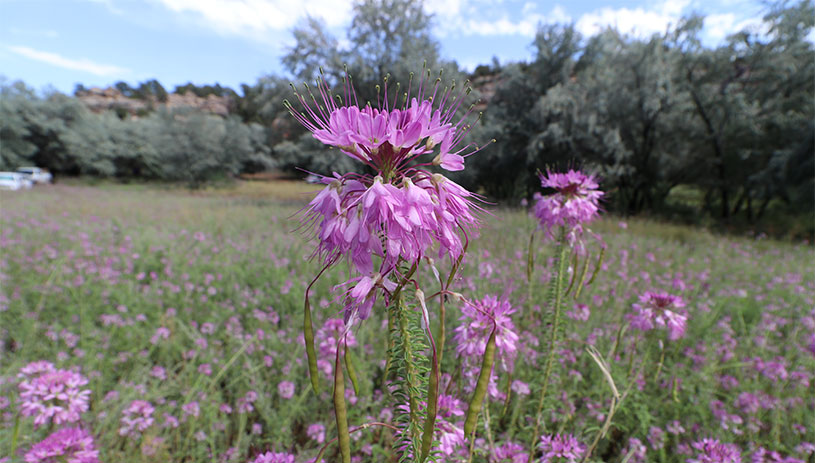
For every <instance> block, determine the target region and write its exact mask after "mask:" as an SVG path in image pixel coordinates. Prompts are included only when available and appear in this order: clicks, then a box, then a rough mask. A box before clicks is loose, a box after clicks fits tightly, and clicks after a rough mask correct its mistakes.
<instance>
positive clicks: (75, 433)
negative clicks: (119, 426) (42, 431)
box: [23, 428, 99, 463]
mask: <svg viewBox="0 0 815 463" xmlns="http://www.w3.org/2000/svg"><path fill="white" fill-rule="evenodd" d="M23 460H24V461H25V462H26V463H54V462H58V461H59V462H62V461H64V462H67V463H98V462H99V451H98V450H96V447H95V445H94V442H93V437H92V436H91V435H90V434H88V432H87V431H85V430H84V429H82V428H63V429H60V430H58V431H56V432H54V433H53V434H51V435H50V436H48V437H46V438H45V439H44V440H43V441H42V442H39V443H37V444H34V445H33V446H32V447H31V450H29V451H28V452H26V454H25V456H24V457H23Z"/></svg>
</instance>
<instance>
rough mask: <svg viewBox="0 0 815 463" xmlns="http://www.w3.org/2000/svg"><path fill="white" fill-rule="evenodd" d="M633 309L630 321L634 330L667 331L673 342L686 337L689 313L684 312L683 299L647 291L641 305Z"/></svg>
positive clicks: (629, 317)
mask: <svg viewBox="0 0 815 463" xmlns="http://www.w3.org/2000/svg"><path fill="white" fill-rule="evenodd" d="M632 307H633V308H634V313H633V314H631V315H629V316H628V319H629V321H630V322H631V326H632V327H633V328H636V329H638V330H640V331H650V330H652V329H655V328H657V327H659V328H664V329H667V330H668V339H670V340H671V341H675V340H677V339H679V338H681V337H683V336H684V335H685V328H686V327H687V320H688V317H687V312H686V311H684V310H682V308H683V307H685V302H684V301H683V300H682V298H681V297H679V296H674V295H672V294H668V293H665V292H651V291H646V292H645V294H643V295H642V296H640V300H639V303H638V304H633V306H632ZM671 309H673V310H671ZM680 310H681V313H680V312H679V311H680Z"/></svg>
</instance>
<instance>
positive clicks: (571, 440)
mask: <svg viewBox="0 0 815 463" xmlns="http://www.w3.org/2000/svg"><path fill="white" fill-rule="evenodd" d="M538 448H539V449H540V450H541V451H542V452H543V455H542V456H541V463H577V462H578V461H580V459H581V458H583V454H584V453H585V452H586V446H585V445H583V444H581V443H580V441H578V440H577V439H576V438H575V437H574V436H573V435H571V434H555V435H551V436H549V435H544V436H541V442H540V444H539V445H538Z"/></svg>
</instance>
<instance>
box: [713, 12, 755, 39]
mask: <svg viewBox="0 0 815 463" xmlns="http://www.w3.org/2000/svg"><path fill="white" fill-rule="evenodd" d="M765 26H766V25H765V24H764V23H763V22H762V20H761V18H750V19H743V20H741V21H739V20H738V18H737V17H736V15H735V14H733V13H721V14H711V15H708V16H706V17H705V28H704V30H703V34H704V35H705V36H706V37H707V38H708V39H710V41H711V42H713V43H719V42H721V41H723V40H724V39H725V38H726V37H727V36H728V35H731V34H735V33H736V32H739V31H742V30H744V29H753V30H756V31H758V32H759V33H767V31H766V30H764V29H766V27H765Z"/></svg>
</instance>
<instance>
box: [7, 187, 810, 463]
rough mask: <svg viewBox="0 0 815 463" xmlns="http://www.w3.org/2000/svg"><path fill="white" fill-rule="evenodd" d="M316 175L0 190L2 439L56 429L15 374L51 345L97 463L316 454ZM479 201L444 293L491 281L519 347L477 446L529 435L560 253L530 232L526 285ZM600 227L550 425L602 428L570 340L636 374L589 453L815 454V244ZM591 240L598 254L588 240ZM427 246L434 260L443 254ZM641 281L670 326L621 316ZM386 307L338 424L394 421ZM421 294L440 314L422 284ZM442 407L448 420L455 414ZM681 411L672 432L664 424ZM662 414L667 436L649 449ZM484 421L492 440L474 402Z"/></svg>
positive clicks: (364, 330) (356, 440)
mask: <svg viewBox="0 0 815 463" xmlns="http://www.w3.org/2000/svg"><path fill="white" fill-rule="evenodd" d="M314 190H315V187H314V185H307V184H304V183H298V182H285V181H279V182H238V183H235V184H232V185H229V186H226V187H221V188H217V189H204V190H197V191H192V192H190V191H187V190H184V189H179V188H166V187H157V186H149V185H148V186H144V185H111V184H100V185H96V186H92V187H91V186H86V185H81V184H60V185H53V186H48V187H42V188H36V189H34V190H32V191H27V192H22V193H5V192H3V193H0V210H2V214H0V251H2V255H0V275H1V278H2V279H1V280H0V284H2V298H0V319H1V320H2V321H1V322H0V341H2V342H1V343H0V345H2V351H0V353H1V354H2V356H0V413H2V416H0V421H2V426H0V455H11V458H12V460H11V461H15V462H16V461H22V453H25V452H26V451H28V449H30V447H31V446H32V445H33V444H34V443H36V442H38V441H40V440H42V439H43V438H44V437H45V436H46V435H48V433H49V431H51V430H53V429H55V427H54V426H53V425H51V426H48V427H44V428H39V429H36V428H35V427H34V426H33V424H32V418H31V417H27V416H23V415H21V414H20V404H21V400H20V398H19V392H20V390H19V388H18V384H19V382H20V379H19V378H18V377H17V374H18V372H19V370H20V368H22V367H23V366H24V365H26V364H28V363H30V362H33V361H36V360H47V361H50V362H53V363H54V364H55V365H56V366H57V367H58V368H72V369H76V370H77V371H79V372H80V373H81V374H83V375H84V376H86V377H87V378H88V379H89V384H88V385H87V388H88V389H89V390H90V391H91V398H90V408H89V410H88V411H87V412H85V413H83V414H82V419H81V423H82V425H83V426H84V427H85V428H87V429H88V430H89V431H90V432H91V434H92V435H93V436H94V439H95V442H96V445H97V447H98V448H99V449H100V461H129V462H166V461H196V462H197V461H215V462H220V461H239V462H244V461H250V460H251V459H252V458H254V457H255V456H256V455H258V454H259V453H261V452H263V451H267V450H274V451H281V452H282V451H286V452H291V453H294V454H296V455H297V461H298V462H305V461H309V460H308V459H309V458H313V457H314V456H315V455H316V454H317V451H318V450H319V448H320V447H321V446H322V444H321V443H320V439H318V438H316V437H317V434H316V433H314V432H309V427H311V426H314V425H322V426H323V427H324V431H325V439H331V438H332V437H333V436H334V435H335V434H336V431H335V426H334V421H333V411H332V407H331V399H330V394H331V391H330V390H329V388H328V386H327V385H328V383H329V378H330V376H328V375H327V373H328V372H329V371H330V370H331V368H332V367H333V359H328V357H327V356H326V355H325V352H327V351H330V350H331V346H332V345H333V344H332V343H333V335H332V334H331V333H332V332H331V331H330V330H329V329H328V328H326V325H325V323H326V321H327V320H329V319H332V318H333V319H336V318H337V317H339V314H340V308H341V305H340V304H339V303H337V302H336V295H335V294H332V293H331V288H332V287H333V286H334V285H336V284H338V283H339V282H341V281H344V280H345V279H347V275H348V272H349V268H348V266H346V265H340V266H338V267H337V268H335V269H334V270H333V271H331V272H330V273H329V274H327V275H326V277H325V278H323V279H321V280H320V281H319V282H318V283H317V284H316V285H315V287H314V294H313V297H312V301H313V310H314V316H315V332H316V338H317V342H318V354H320V352H321V349H322V354H320V358H321V360H322V361H321V363H320V368H321V370H322V371H323V373H322V376H323V377H322V382H323V391H322V393H321V394H320V395H315V394H314V393H313V392H311V390H310V386H309V380H308V375H307V366H306V363H305V349H304V347H303V343H302V335H301V328H302V299H303V292H304V290H305V287H306V286H307V285H308V284H309V282H310V281H311V279H312V278H313V277H314V275H315V274H316V272H317V271H318V270H319V266H318V264H317V263H316V262H311V261H309V260H308V259H307V258H306V257H307V256H308V255H309V254H310V253H311V251H312V249H313V248H312V244H310V243H309V242H307V240H306V239H304V237H302V236H301V235H300V234H298V233H296V232H292V230H293V229H295V228H296V227H297V222H296V221H295V220H291V217H292V215H293V214H295V213H296V211H297V210H298V209H299V208H300V207H302V205H303V204H304V202H305V201H307V200H308V199H309V196H308V193H309V192H312V191H314ZM483 220H484V224H483V228H482V231H481V233H480V236H479V237H478V238H476V239H474V240H473V242H472V244H471V247H470V249H469V253H468V258H467V261H466V264H465V268H464V271H463V272H462V277H461V279H460V280H459V281H457V282H456V284H455V290H456V291H459V292H461V293H462V294H464V296H465V297H467V298H470V299H480V298H482V297H483V296H484V295H487V294H494V295H496V296H498V297H501V298H505V299H507V300H509V301H510V302H511V303H512V305H513V306H514V307H515V308H516V310H517V311H516V313H515V314H514V315H513V320H514V323H515V327H516V331H517V332H518V334H519V336H520V339H521V341H520V350H521V351H520V353H519V355H518V358H517V359H516V360H515V362H514V369H512V374H511V376H510V374H509V373H508V372H506V371H505V370H502V369H496V372H497V373H496V387H495V390H494V391H493V394H488V401H489V402H488V404H485V407H488V411H489V414H490V416H491V417H492V418H491V421H490V424H489V431H490V432H489V436H490V439H486V440H483V441H479V443H478V444H477V445H476V448H475V456H474V460H473V461H487V460H488V458H490V457H489V455H491V454H494V453H495V452H496V448H497V447H501V446H507V448H509V444H510V443H516V444H519V445H526V443H528V442H529V440H530V437H532V436H531V432H532V427H533V426H532V423H530V421H529V420H528V419H527V418H526V417H528V416H530V415H531V414H533V413H534V409H535V407H536V405H537V403H536V402H537V397H536V396H535V392H536V391H535V389H534V385H535V384H536V381H537V380H538V376H539V375H540V369H541V362H542V360H541V359H543V357H544V356H545V352H543V349H544V348H543V345H544V344H545V343H544V341H543V339H544V333H545V332H546V325H545V321H546V311H547V298H546V296H545V294H546V287H547V284H548V281H549V276H550V272H551V271H552V257H553V254H554V249H553V246H550V245H547V244H546V243H544V242H543V241H541V239H540V237H538V239H537V240H536V241H535V243H536V244H535V247H534V249H535V253H536V258H535V264H536V265H535V271H534V278H533V285H532V288H531V290H530V289H528V288H527V286H526V285H527V283H526V276H525V265H526V258H527V256H526V252H527V243H528V239H529V233H530V232H531V231H532V230H533V228H534V223H533V222H532V220H531V219H530V218H529V217H527V216H526V215H525V214H524V213H522V212H520V211H513V210H496V211H492V213H491V215H487V216H485V217H484V219H483ZM593 229H594V231H595V232H597V233H599V234H600V235H601V236H602V237H603V240H604V242H605V243H606V245H607V249H608V251H607V253H606V257H605V260H604V263H603V269H602V271H601V272H600V273H599V275H598V277H597V280H596V281H595V282H594V283H593V284H592V285H591V286H590V287H587V288H586V289H585V290H584V291H583V293H582V294H581V296H580V298H579V299H577V300H570V302H569V304H568V305H567V306H566V310H567V311H569V310H571V309H572V306H573V305H574V304H585V305H586V306H587V307H588V308H589V310H590V312H591V317H590V318H589V319H588V320H587V321H578V320H572V319H565V320H564V324H565V325H566V326H565V328H564V333H563V334H564V335H563V336H562V338H561V339H562V342H561V344H559V349H558V352H557V358H556V362H555V371H554V373H553V378H554V381H553V383H552V384H553V385H552V386H550V391H551V392H550V393H549V394H548V396H549V397H550V398H549V399H548V400H547V402H546V410H547V414H546V417H547V421H546V422H545V425H546V430H545V432H546V433H552V432H560V433H571V434H574V435H575V436H576V437H577V438H578V440H580V441H581V442H583V443H584V444H586V445H587V444H588V443H590V442H591V440H592V439H593V438H594V436H595V432H596V430H597V429H599V427H600V426H601V425H602V415H603V414H604V413H605V411H606V410H607V408H608V405H609V399H610V397H611V396H610V392H609V388H608V385H607V382H606V379H605V377H604V373H603V372H602V371H601V369H599V368H597V365H596V364H595V361H594V360H593V359H592V358H591V356H590V355H589V354H588V353H587V352H586V350H585V348H584V346H586V345H587V344H590V345H593V346H594V347H595V348H596V349H597V351H598V352H600V353H601V355H603V357H604V359H605V360H606V361H607V362H608V369H609V373H610V375H611V376H612V377H613V379H614V381H615V382H616V384H617V387H618V388H619V389H620V390H621V391H624V390H626V389H627V390H629V394H628V396H627V398H626V399H625V400H624V401H623V402H622V403H621V404H620V406H619V410H618V411H617V414H616V415H615V417H614V420H613V423H612V426H611V428H610V430H609V433H608V434H607V435H606V436H605V437H603V438H602V439H601V440H600V441H599V445H598V447H597V452H596V453H595V455H596V458H598V459H599V460H597V461H609V462H619V461H623V460H624V459H625V458H626V454H627V453H631V452H632V451H631V448H633V447H635V445H632V439H637V440H639V441H640V442H642V443H643V445H644V446H645V448H646V451H647V453H646V457H644V458H645V460H644V461H649V462H650V461H653V462H684V461H685V460H686V459H687V458H689V456H688V455H685V454H683V453H681V452H685V451H687V452H692V447H691V445H692V444H693V443H694V442H696V441H698V440H699V439H702V438H705V437H712V438H716V439H719V440H721V441H723V442H731V443H734V444H736V445H738V446H739V448H740V450H741V452H742V455H743V457H744V459H745V460H746V461H747V460H748V459H749V458H751V457H752V456H753V455H755V454H756V453H757V452H758V449H759V448H764V449H767V450H774V451H778V452H780V453H781V454H782V455H785V456H791V457H796V458H799V459H802V460H803V461H807V460H806V459H807V458H810V459H811V458H815V457H812V456H811V455H810V454H807V453H806V449H803V448H801V447H800V445H801V443H803V442H815V429H813V427H812V426H810V424H811V423H813V422H815V402H813V400H812V397H815V374H813V371H815V352H813V350H815V313H813V312H812V307H813V305H815V274H813V266H812V262H813V261H815V253H814V252H813V249H812V247H810V246H808V245H803V244H800V243H794V242H789V241H787V242H782V241H774V240H770V239H758V240H757V239H749V238H738V237H727V236H720V235H717V234H714V233H711V232H708V231H704V230H699V229H694V228H690V227H685V226H680V225H669V224H663V223H660V222H657V221H651V220H638V219H629V220H625V221H622V220H620V219H618V218H607V219H604V220H602V221H599V222H598V223H596V224H595V225H594V226H593ZM591 250H592V252H593V256H596V255H597V247H592V248H591ZM437 264H438V266H439V267H440V269H441V270H442V272H443V271H444V269H445V268H447V265H448V264H447V263H445V262H443V260H440V259H439V260H438V262H437ZM418 280H419V281H420V282H421V284H422V285H423V287H424V289H425V293H426V294H430V293H432V292H434V291H435V290H436V288H435V287H434V285H433V280H434V279H433V276H432V274H431V273H430V271H429V270H428V269H427V268H425V269H424V270H423V271H422V272H421V274H420V275H419V276H418ZM653 289H661V290H666V291H669V292H671V293H674V294H678V295H680V296H681V297H682V298H683V299H684V300H685V301H686V303H687V310H688V317H689V322H688V334H687V336H686V337H684V338H683V339H680V340H678V341H675V342H668V341H666V340H665V339H664V338H660V336H659V335H658V334H655V333H654V332H648V333H645V334H639V335H637V334H636V332H635V331H634V330H633V329H631V328H630V327H628V328H626V318H625V316H626V314H628V313H630V311H631V306H632V304H633V303H635V302H636V301H637V299H638V297H639V295H641V294H642V293H643V292H644V291H648V290H653ZM527 294H531V296H532V298H531V299H529V300H527ZM380 306H381V303H380ZM380 306H377V307H375V309H374V314H373V315H372V317H371V318H370V319H368V320H366V321H365V322H364V323H363V324H362V326H360V327H359V328H358V329H356V330H355V331H354V336H355V339H356V346H354V347H353V350H354V356H355V362H356V369H357V375H358V376H359V378H360V393H359V396H355V395H354V394H353V389H352V388H351V387H350V383H349V384H348V385H347V387H346V391H347V393H346V396H347V400H348V403H349V421H350V424H351V426H352V427H353V426H356V425H360V424H362V423H365V422H369V421H372V420H376V421H386V422H387V421H388V420H389V416H390V415H392V413H393V403H392V402H391V399H390V398H389V395H388V394H387V393H383V391H382V390H381V385H382V384H383V369H384V358H385V357H384V348H385V346H386V343H387V339H386V335H385V333H386V330H385V329H384V327H385V325H383V323H385V317H384V316H383V313H384V310H383V309H384V308H383V307H380ZM430 309H431V312H432V314H434V316H436V315H435V314H437V313H438V312H437V307H436V304H435V303H433V304H431V307H430ZM460 316H461V313H460V311H459V310H457V305H456V304H455V303H454V302H450V303H449V304H448V309H447V319H446V323H447V326H448V338H447V339H448V341H447V344H446V346H447V348H446V351H445V355H444V365H443V371H446V372H449V373H451V376H450V377H448V378H447V379H446V380H445V381H446V382H445V391H446V392H447V394H449V395H450V396H451V397H453V398H454V399H456V400H460V401H464V402H466V401H467V400H469V392H468V391H470V390H471V389H470V388H471V387H472V385H471V384H468V382H467V377H466V375H461V374H457V373H456V372H460V371H461V369H462V365H463V363H462V360H461V358H459V357H458V356H457V355H456V350H455V345H456V343H455V341H454V335H453V334H454V328H455V327H456V326H457V325H459V324H460V323H461V321H460V320H459V318H460ZM160 328H163V329H164V330H166V331H164V330H161V329H160ZM162 333H166V337H165V336H164V334H162ZM660 343H662V344H661V345H662V346H663V347H662V348H660ZM660 357H663V358H662V361H661V362H660ZM327 359H328V360H330V361H328V360H327ZM657 372H659V373H657ZM284 381H290V382H292V383H294V384H295V392H294V395H293V396H291V397H290V398H287V397H286V396H285V394H283V393H282V392H281V391H280V390H279V389H278V387H279V385H280V384H281V383H282V382H284ZM514 381H520V382H521V383H522V384H527V385H531V386H532V387H533V391H532V392H533V393H532V394H530V395H524V394H523V393H522V392H521V393H518V392H515V393H512V394H511V395H510V398H509V400H507V399H506V397H502V394H503V391H506V390H507V386H508V385H511V384H512V382H514ZM519 390H521V391H522V388H521V389H519ZM255 395H256V396H257V397H256V399H254V400H250V399H252V397H253V396H255ZM751 397H755V398H756V399H751ZM3 399H5V401H3ZM134 400H146V401H148V402H150V403H151V404H152V406H153V407H154V408H155V412H154V413H153V414H152V418H153V422H152V423H151V424H150V425H149V426H148V427H146V429H144V430H143V431H142V432H141V433H138V435H130V436H120V435H119V433H118V430H119V428H120V426H121V419H122V417H123V413H124V411H125V410H126V409H127V407H128V406H129V405H130V404H131V403H132V402H133V401H134ZM755 401H757V402H756V403H757V404H758V405H756V406H755V407H754V406H753V405H752V404H753V402H755ZM4 403H5V405H3V404H4ZM192 403H195V404H197V406H198V410H199V411H198V413H197V416H196V415H195V414H194V413H190V410H193V408H194V407H192V406H191V405H190V404H192ZM185 406H187V408H186V410H187V411H186V412H185ZM722 410H724V411H722ZM168 416H169V417H171V418H172V419H170V418H167V417H168ZM460 418H461V421H463V417H460ZM173 419H175V420H177V424H174V422H173ZM456 419H457V418H456V415H453V416H452V417H451V418H449V419H448V421H450V423H451V425H452V426H454V427H455V426H456V425H457V422H456ZM673 422H677V423H679V425H681V427H682V428H684V431H683V432H680V433H671V432H670V431H669V428H670V429H675V428H674V427H673V424H672V423H673ZM15 423H18V425H19V437H18V438H17V442H18V443H17V444H16V445H17V448H16V451H15V454H14V455H12V454H11V446H12V443H11V442H12V434H13V431H12V430H13V429H14V428H15ZM654 428H657V430H658V431H661V433H662V435H663V437H662V438H661V442H662V445H661V446H660V445H658V443H659V442H660V440H659V439H656V437H654V436H656V435H657V434H658V432H657V431H654ZM478 429H479V431H478V432H479V435H480V436H481V437H485V438H486V434H485V433H486V429H485V425H484V422H483V418H482V421H481V423H480V424H479V426H478ZM655 433H656V434H655ZM649 437H650V438H651V441H653V442H651V441H649ZM535 438H537V436H535ZM490 440H491V441H492V444H490V442H489V441H490ZM392 442H393V436H392V434H391V432H390V431H388V430H386V429H380V428H371V429H370V430H365V431H363V432H360V433H357V434H355V435H354V436H352V442H351V448H352V454H353V455H356V456H357V457H359V458H360V459H361V461H392V455H393V454H394V450H393V449H392V447H391V445H392ZM20 452H22V453H20ZM334 452H335V447H332V448H329V450H328V452H327V454H326V461H334V460H333V459H334V458H335V457H336V453H334ZM457 458H458V457H456V456H455V455H453V456H448V457H447V461H458V460H457ZM628 458H630V459H629V460H628V461H637V460H636V459H635V458H634V457H633V456H631V457H628ZM464 460H466V457H465V458H464ZM0 461H2V460H0ZM768 461H769V460H768ZM809 461H812V460H809Z"/></svg>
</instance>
